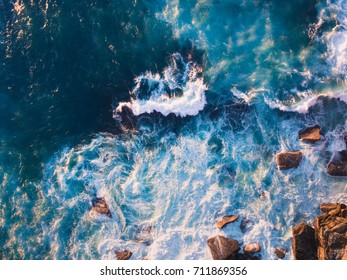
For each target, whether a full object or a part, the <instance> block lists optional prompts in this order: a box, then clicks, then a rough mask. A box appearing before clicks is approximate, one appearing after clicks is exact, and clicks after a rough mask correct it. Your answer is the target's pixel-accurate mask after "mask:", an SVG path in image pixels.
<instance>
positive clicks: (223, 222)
mask: <svg viewBox="0 0 347 280" xmlns="http://www.w3.org/2000/svg"><path fill="white" fill-rule="evenodd" d="M238 218H239V216H235V215H232V216H224V217H223V218H222V220H220V221H218V222H217V223H216V225H217V227H218V228H219V229H222V228H223V227H225V226H226V225H227V224H229V223H233V222H235V221H236V220H237V219H238Z"/></svg>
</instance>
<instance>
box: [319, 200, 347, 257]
mask: <svg viewBox="0 0 347 280" xmlns="http://www.w3.org/2000/svg"><path fill="white" fill-rule="evenodd" d="M320 208H321V210H322V212H323V214H322V215H321V216H318V217H317V218H316V219H315V222H314V227H315V230H316V237H317V245H318V252H317V254H318V259H320V260H347V206H346V205H345V204H339V203H336V204H332V203H323V204H322V205H321V207H320Z"/></svg>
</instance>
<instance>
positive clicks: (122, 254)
mask: <svg viewBox="0 0 347 280" xmlns="http://www.w3.org/2000/svg"><path fill="white" fill-rule="evenodd" d="M131 255H132V253H131V252H130V251H129V250H124V251H118V252H116V258H117V260H128V259H130V257H131Z"/></svg>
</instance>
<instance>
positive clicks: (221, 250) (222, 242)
mask: <svg viewBox="0 0 347 280" xmlns="http://www.w3.org/2000/svg"><path fill="white" fill-rule="evenodd" d="M207 245H208V247H209V249H210V252H211V254H212V258H213V259H214V260H227V259H235V258H237V254H238V252H239V250H240V244H239V243H238V242H237V241H236V240H234V239H231V238H226V237H223V236H219V235H217V236H215V237H210V238H208V239H207Z"/></svg>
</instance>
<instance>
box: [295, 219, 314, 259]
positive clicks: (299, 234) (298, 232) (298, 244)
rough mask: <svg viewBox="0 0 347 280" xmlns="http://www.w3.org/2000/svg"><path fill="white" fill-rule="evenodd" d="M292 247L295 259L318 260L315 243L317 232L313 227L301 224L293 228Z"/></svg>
mask: <svg viewBox="0 0 347 280" xmlns="http://www.w3.org/2000/svg"><path fill="white" fill-rule="evenodd" d="M292 231H293V239H292V247H293V253H294V259H296V260H316V259H317V245H316V242H315V231H314V229H313V228H312V227H310V226H308V225H306V224H304V223H300V224H298V225H296V226H294V227H293V229H292Z"/></svg>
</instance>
